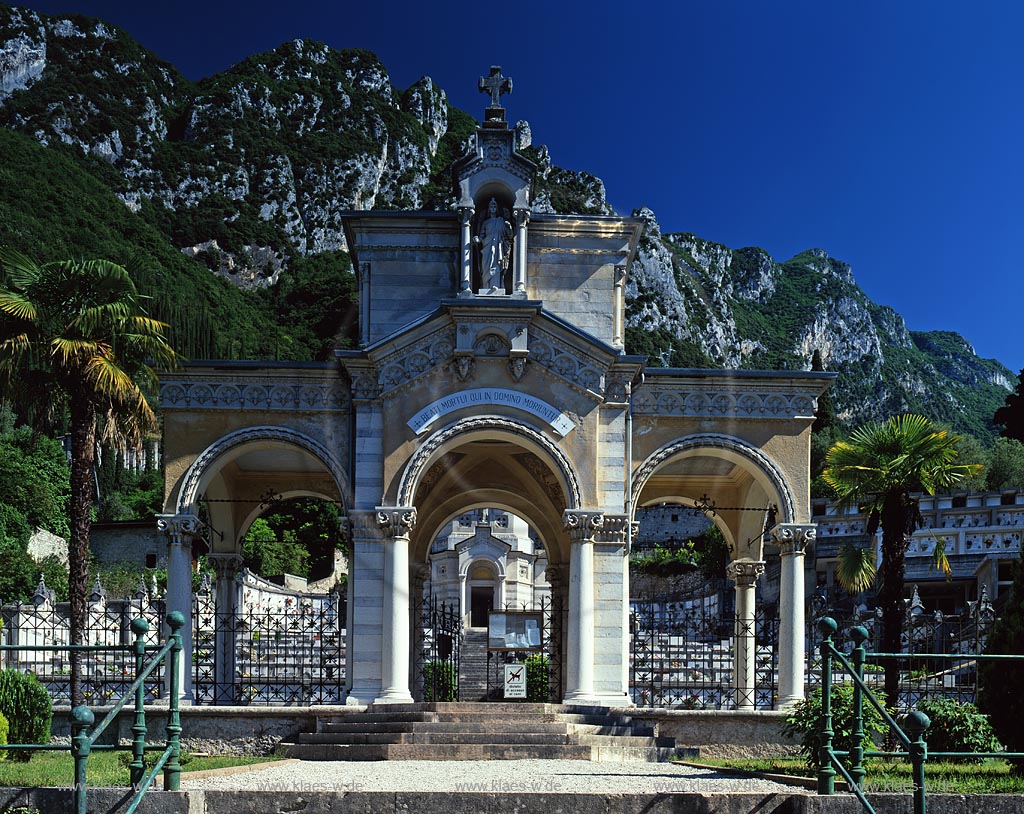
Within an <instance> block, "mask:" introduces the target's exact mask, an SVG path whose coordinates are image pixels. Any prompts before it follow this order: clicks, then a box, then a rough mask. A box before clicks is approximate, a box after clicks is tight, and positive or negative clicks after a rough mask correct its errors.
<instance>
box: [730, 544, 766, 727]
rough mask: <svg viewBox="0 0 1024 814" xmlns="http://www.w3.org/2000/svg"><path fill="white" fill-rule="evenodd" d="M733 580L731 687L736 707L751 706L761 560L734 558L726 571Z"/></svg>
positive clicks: (752, 700) (752, 706)
mask: <svg viewBox="0 0 1024 814" xmlns="http://www.w3.org/2000/svg"><path fill="white" fill-rule="evenodd" d="M725 573H726V575H727V576H728V577H729V579H731V580H733V581H735V583H736V622H735V628H734V642H733V647H734V653H733V690H734V693H735V707H736V709H746V710H751V709H754V679H755V671H754V658H755V656H756V653H757V636H756V630H755V625H756V621H755V618H754V598H755V588H756V586H757V579H758V577H760V576H761V575H762V574H764V562H763V561H761V560H733V561H732V562H730V563H729V565H728V566H727V567H726V570H725Z"/></svg>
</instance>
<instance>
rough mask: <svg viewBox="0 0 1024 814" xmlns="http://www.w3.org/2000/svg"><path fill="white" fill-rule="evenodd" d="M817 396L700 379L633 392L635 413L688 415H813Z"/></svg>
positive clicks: (795, 416) (776, 416) (755, 416)
mask: <svg viewBox="0 0 1024 814" xmlns="http://www.w3.org/2000/svg"><path fill="white" fill-rule="evenodd" d="M816 408H817V399H816V396H815V394H813V393H778V392H771V391H765V390H755V389H749V390H748V389H744V388H738V387H729V388H722V389H715V387H714V383H713V382H710V381H707V380H701V381H699V382H693V383H685V384H676V385H664V386H650V385H646V386H645V387H644V388H643V389H642V390H641V391H640V392H639V393H635V394H634V396H633V413H634V414H635V415H657V416H686V417H691V418H762V419H763V418H770V419H794V418H814V411H815V409H816Z"/></svg>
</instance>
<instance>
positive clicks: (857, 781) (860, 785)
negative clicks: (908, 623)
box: [818, 616, 1024, 814]
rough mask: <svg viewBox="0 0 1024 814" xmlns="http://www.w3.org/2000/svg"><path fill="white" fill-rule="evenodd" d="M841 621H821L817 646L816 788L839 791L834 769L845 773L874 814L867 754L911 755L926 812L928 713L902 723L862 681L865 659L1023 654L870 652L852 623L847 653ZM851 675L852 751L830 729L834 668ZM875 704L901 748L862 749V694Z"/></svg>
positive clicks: (917, 808)
mask: <svg viewBox="0 0 1024 814" xmlns="http://www.w3.org/2000/svg"><path fill="white" fill-rule="evenodd" d="M837 627H838V626H837V624H836V621H835V620H834V619H831V618H829V617H828V616H825V617H823V618H822V619H820V620H819V622H818V630H819V631H820V632H821V634H822V641H821V645H820V647H819V652H820V653H821V719H820V723H819V728H818V733H819V736H820V743H821V747H820V749H819V752H818V764H819V766H820V768H819V769H818V794H823V795H828V794H834V793H835V778H836V774H837V773H838V774H840V775H842V777H843V779H844V780H846V783H847V786H848V787H849V789H850V791H852V792H853V794H854V795H855V796H856V797H857V799H858V800H860V802H861V805H862V806H863V807H864V810H865V811H867V812H869V814H875V809H874V808H873V807H872V805H871V803H870V802H868V799H867V797H865V795H864V778H865V777H866V775H867V771H866V770H865V768H864V758H868V757H890V758H892V757H895V758H907V759H909V761H910V764H911V777H912V780H913V794H914V814H926V811H925V806H926V801H925V783H924V764H925V761H926V760H927V759H928V744H927V742H926V741H925V738H924V733H925V732H926V731H927V729H928V727H929V726H930V725H931V721H929V720H928V716H927V715H925V714H924V713H923V712H919V711H918V710H911V711H910V712H908V713H907V714H906V715H904V716H902V725H901V724H900V723H898V722H897V721H896V719H894V718H893V717H892V715H891V714H890V713H889V711H888V710H887V709H886V708H885V705H884V704H883V703H882V702H881V701H879V700H878V697H877V696H876V695H875V693H874V692H873V691H872V690H871V688H870V687H869V686H868V685H867V684H865V683H864V664H865V662H866V661H867V660H868V659H869V658H870V660H871V661H872V662H874V661H885V660H896V661H899V660H907V659H910V658H914V659H922V658H924V659H934V660H943V659H946V660H953V659H955V660H959V661H967V660H970V661H979V662H980V661H1024V655H983V654H977V655H975V654H964V653H951V654H950V653H924V654H922V653H912V654H910V653H873V652H872V653H869V652H868V651H867V650H866V648H865V647H864V642H866V641H867V639H868V635H869V634H868V631H867V629H866V628H864V627H854V628H851V629H850V630H849V636H850V638H851V639H853V644H854V646H853V650H852V652H851V653H849V654H844V653H842V652H840V651H839V650H838V649H837V648H836V646H835V643H834V642H833V639H832V637H833V635H834V634H835V632H836V629H837ZM837 664H838V666H839V667H840V668H842V671H843V672H844V673H845V674H847V675H849V677H850V679H851V680H852V682H853V732H852V733H851V740H852V745H851V747H850V749H849V750H848V751H844V750H839V749H835V748H833V746H832V739H833V736H834V735H835V732H834V730H833V729H832V674H833V670H834V669H835V668H836V665H837ZM865 698H866V699H867V701H868V702H869V703H870V704H871V706H873V707H874V708H875V709H876V710H878V713H879V714H880V715H881V716H882V719H883V720H884V721H885V723H886V724H888V726H889V729H890V730H891V732H892V733H893V735H894V736H895V737H896V739H897V740H898V741H899V743H900V744H901V745H902V747H903V750H902V751H898V752H883V751H874V750H870V751H866V750H865V749H864V700H865ZM932 757H947V758H972V757H973V758H992V757H995V758H1024V752H933V753H932ZM840 758H849V761H850V768H849V769H847V768H846V767H845V766H844V765H843V762H842V761H841V760H840Z"/></svg>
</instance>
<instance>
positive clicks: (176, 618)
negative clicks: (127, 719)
mask: <svg viewBox="0 0 1024 814" xmlns="http://www.w3.org/2000/svg"><path fill="white" fill-rule="evenodd" d="M184 624H185V617H184V616H183V615H182V614H181V613H179V612H178V611H173V612H171V613H169V614H168V615H167V626H168V627H169V628H170V629H171V635H170V636H168V637H167V641H166V642H165V643H164V644H163V645H162V646H161V647H159V648H156V649H155V652H153V653H152V656H151V658H150V659H149V661H148V663H147V661H146V651H147V649H148V650H150V651H154V648H147V647H146V633H148V632H149V623H148V622H147V621H146V620H145V619H133V620H132V623H131V630H132V633H133V634H134V635H135V641H134V643H133V644H132V645H128V646H122V645H47V646H31V647H24V646H19V645H2V646H0V651H4V650H23V651H47V652H67V653H76V652H78V653H97V652H110V651H118V650H120V651H124V650H125V649H130V650H131V651H132V652H134V654H135V681H133V682H132V684H131V686H130V687H129V688H128V690H127V691H126V692H125V694H124V696H123V697H122V698H121V700H120V701H118V702H117V704H115V705H114V706H113V707H112V708H111V709H110V711H109V712H108V713H107V714H106V716H105V717H104V718H103V720H102V721H101V722H100V724H99V726H97V727H96V728H95V729H91V728H92V725H93V724H94V723H95V721H96V716H95V715H94V714H93V713H92V710H90V709H89V708H88V707H86V706H82V705H80V706H77V707H75V708H74V709H73V710H71V745H70V746H67V745H63V744H25V743H12V744H6V745H2V746H0V749H7V750H10V751H40V750H43V751H69V750H70V752H71V755H72V757H73V758H74V763H75V767H74V772H75V780H74V799H75V812H76V814H86V781H85V770H86V764H87V762H88V759H89V755H90V754H91V753H92V752H96V751H101V750H109V751H114V750H121V749H123V748H126V747H122V746H120V744H117V743H114V744H100V743H97V742H96V741H97V740H98V739H99V737H100V736H101V735H102V734H103V733H104V732H105V731H106V729H107V727H109V726H110V724H111V723H113V722H114V721H115V720H116V719H117V716H118V714H120V712H121V710H122V709H124V707H125V705H126V704H127V703H128V701H129V699H134V712H135V719H134V721H133V723H132V743H131V747H130V748H131V752H132V760H131V762H130V763H129V764H128V771H129V778H130V780H131V785H132V789H133V790H134V792H135V794H134V796H133V798H132V801H131V803H130V804H129V805H128V808H127V809H125V814H134V812H135V811H136V809H137V808H138V807H139V803H140V802H141V801H142V798H143V796H144V795H145V794H146V792H147V791H148V790H149V788H150V787H151V786H152V785H153V780H154V779H155V778H156V776H157V774H158V773H159V772H160V771H163V773H164V788H165V789H167V790H169V791H177V790H178V789H179V788H180V787H181V763H180V757H181V713H180V710H179V707H178V695H179V690H180V687H181V649H182V643H181V628H182V627H183V626H184ZM164 662H166V664H167V676H168V680H167V684H168V686H167V689H168V710H167V727H166V731H167V743H166V746H163V747H160V746H146V734H147V732H148V729H147V726H146V708H145V700H146V690H145V681H146V679H147V678H148V677H149V676H150V675H151V674H152V673H153V672H154V671H155V670H156V669H157V668H158V667H159V666H160V664H161V663H164ZM90 730H91V731H90ZM158 750H159V751H160V752H161V754H160V757H159V758H158V759H157V761H156V765H154V767H153V768H152V770H151V771H150V772H149V773H148V774H147V773H146V760H145V756H146V752H147V751H158Z"/></svg>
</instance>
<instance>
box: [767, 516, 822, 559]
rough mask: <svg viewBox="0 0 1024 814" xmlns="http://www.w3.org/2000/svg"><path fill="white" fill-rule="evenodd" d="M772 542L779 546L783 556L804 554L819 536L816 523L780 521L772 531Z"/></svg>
mask: <svg viewBox="0 0 1024 814" xmlns="http://www.w3.org/2000/svg"><path fill="white" fill-rule="evenodd" d="M768 533H769V534H770V535H771V539H772V542H773V543H775V544H776V545H778V546H779V548H780V549H781V554H782V556H783V557H787V556H790V555H792V554H803V553H804V549H806V548H807V546H808V545H813V544H814V541H815V539H817V536H818V526H817V524H816V523H779V524H778V525H777V526H775V527H774V528H773V529H772V530H771V531H770V532H768Z"/></svg>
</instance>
